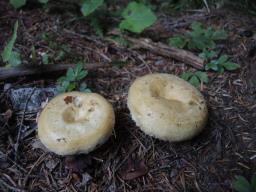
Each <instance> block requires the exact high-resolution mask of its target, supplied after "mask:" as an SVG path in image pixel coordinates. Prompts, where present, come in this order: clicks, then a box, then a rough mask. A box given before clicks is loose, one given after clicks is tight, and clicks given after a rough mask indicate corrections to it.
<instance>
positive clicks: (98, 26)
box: [90, 17, 104, 38]
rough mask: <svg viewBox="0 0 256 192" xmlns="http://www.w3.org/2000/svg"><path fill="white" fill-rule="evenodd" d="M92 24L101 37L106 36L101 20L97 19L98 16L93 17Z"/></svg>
mask: <svg viewBox="0 0 256 192" xmlns="http://www.w3.org/2000/svg"><path fill="white" fill-rule="evenodd" d="M90 25H91V27H92V28H93V30H94V31H95V32H96V34H97V35H98V36H99V37H101V38H103V37H104V33H103V28H102V26H101V24H100V22H99V19H97V17H93V18H91V23H90Z"/></svg>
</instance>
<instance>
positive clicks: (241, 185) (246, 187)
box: [232, 176, 251, 192]
mask: <svg viewBox="0 0 256 192" xmlns="http://www.w3.org/2000/svg"><path fill="white" fill-rule="evenodd" d="M232 186H233V188H234V189H235V190H236V191H238V192H251V190H250V189H251V185H250V183H249V182H248V181H247V179H245V178H244V177H242V176H236V180H235V181H234V182H233V184H232Z"/></svg>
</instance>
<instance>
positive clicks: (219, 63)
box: [205, 55, 240, 73]
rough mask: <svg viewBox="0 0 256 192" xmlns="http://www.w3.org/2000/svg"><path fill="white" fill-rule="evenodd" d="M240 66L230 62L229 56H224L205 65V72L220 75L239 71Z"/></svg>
mask: <svg viewBox="0 0 256 192" xmlns="http://www.w3.org/2000/svg"><path fill="white" fill-rule="evenodd" d="M239 67H240V66H239V65H238V64H236V63H233V62H231V61H229V58H228V56H227V55H222V56H220V57H219V58H218V59H215V60H211V61H210V62H209V63H207V64H206V65H205V70H210V69H211V70H213V71H217V72H219V73H223V72H224V70H225V69H226V70H228V71H233V70H236V69H238V68H239Z"/></svg>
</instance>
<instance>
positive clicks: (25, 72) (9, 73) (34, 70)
mask: <svg viewBox="0 0 256 192" xmlns="http://www.w3.org/2000/svg"><path fill="white" fill-rule="evenodd" d="M74 66H75V64H52V65H24V66H19V67H13V68H5V67H0V81H2V80H6V79H10V78H17V77H22V76H31V75H43V74H51V73H56V72H64V71H66V70H67V69H68V68H70V67H74ZM110 66H111V65H110V64H107V63H105V64H104V63H103V64H101V63H100V64H98V63H90V64H86V65H85V69H87V70H96V69H97V68H106V67H110Z"/></svg>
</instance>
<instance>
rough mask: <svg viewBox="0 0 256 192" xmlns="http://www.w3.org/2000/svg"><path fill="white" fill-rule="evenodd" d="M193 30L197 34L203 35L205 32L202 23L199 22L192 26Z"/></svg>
mask: <svg viewBox="0 0 256 192" xmlns="http://www.w3.org/2000/svg"><path fill="white" fill-rule="evenodd" d="M191 29H192V30H193V31H194V32H196V33H197V34H201V33H203V32H204V29H203V25H202V23H200V22H198V21H194V22H193V23H192V24H191Z"/></svg>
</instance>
